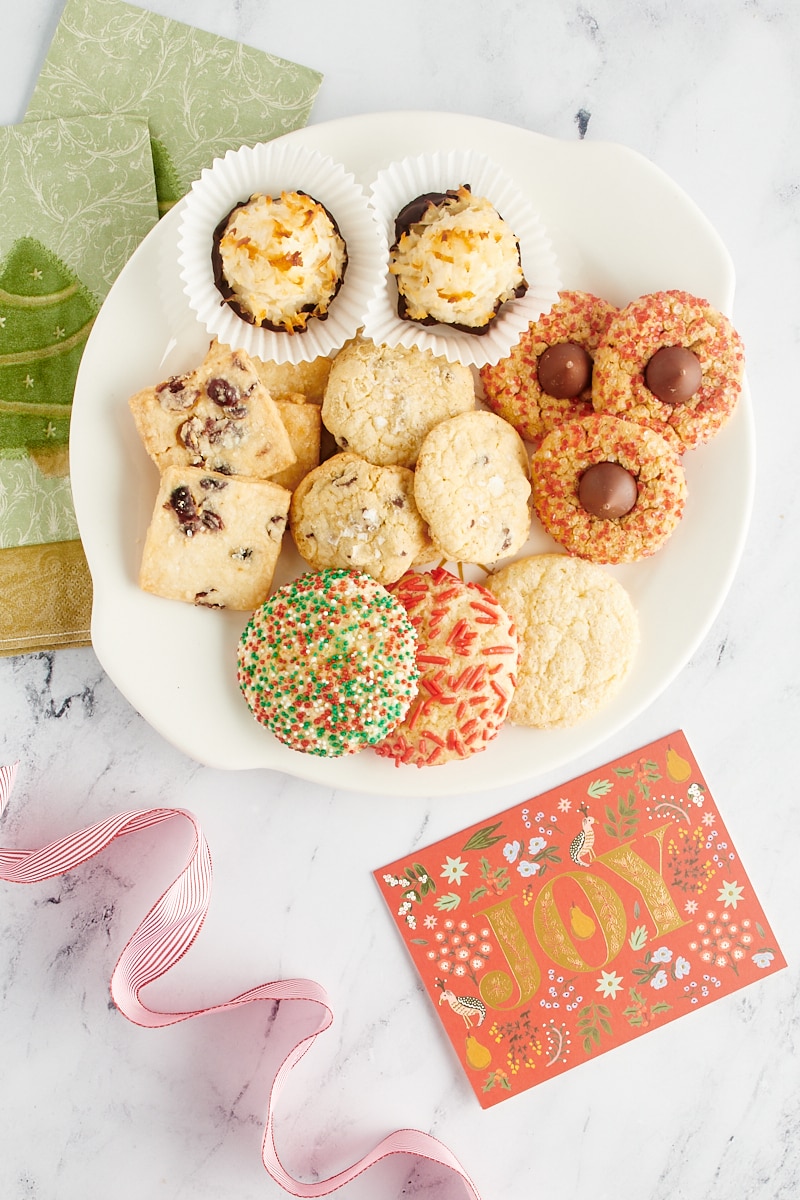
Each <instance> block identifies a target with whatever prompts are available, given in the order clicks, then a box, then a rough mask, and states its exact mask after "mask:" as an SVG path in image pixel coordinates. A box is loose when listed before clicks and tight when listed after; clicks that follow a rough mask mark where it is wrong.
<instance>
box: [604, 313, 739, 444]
mask: <svg viewBox="0 0 800 1200" xmlns="http://www.w3.org/2000/svg"><path fill="white" fill-rule="evenodd" d="M743 377H744V348H743V346H742V340H741V338H740V336H739V334H738V333H737V332H736V330H735V329H734V327H733V325H732V324H731V322H730V321H729V319H728V318H727V317H726V316H725V315H724V313H721V312H719V310H718V309H716V308H714V306H713V305H711V304H709V302H708V301H707V300H703V299H701V298H700V297H698V296H693V295H691V294H690V293H689V292H683V291H678V290H673V291H665V292H652V293H650V294H648V295H645V296H640V297H639V298H638V299H637V300H634V301H633V302H632V303H630V304H628V305H626V307H625V308H623V309H622V310H621V311H620V312H619V313H618V315H617V316H616V317H615V318H614V319H613V320H612V321H611V323H610V325H609V327H608V329H607V330H606V334H605V337H604V339H603V342H602V344H601V345H600V346H599V348H598V351H597V354H596V356H595V363H594V372H593V380H592V403H593V405H594V408H595V409H596V411H598V412H602V413H607V414H610V415H617V416H621V417H625V418H627V419H628V420H630V421H639V422H641V423H642V424H645V425H650V426H651V427H652V428H654V429H657V430H658V431H659V432H661V433H662V434H664V436H665V437H667V438H669V439H674V440H675V441H676V443H677V445H678V447H679V448H680V449H684V450H685V449H691V448H692V447H694V446H700V445H702V444H703V443H705V442H708V441H709V440H710V439H711V438H712V437H714V435H715V434H717V433H718V432H719V430H720V429H721V428H722V427H723V425H724V424H725V423H726V421H727V420H728V418H729V417H730V416H731V414H732V413H733V411H734V408H735V407H736V403H737V401H738V399H739V395H740V393H741V390H742V380H743Z"/></svg>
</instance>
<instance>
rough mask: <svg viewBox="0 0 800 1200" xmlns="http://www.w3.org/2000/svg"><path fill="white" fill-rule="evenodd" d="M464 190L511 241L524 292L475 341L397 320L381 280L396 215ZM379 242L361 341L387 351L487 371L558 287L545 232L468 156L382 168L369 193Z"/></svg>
mask: <svg viewBox="0 0 800 1200" xmlns="http://www.w3.org/2000/svg"><path fill="white" fill-rule="evenodd" d="M462 184H469V186H470V188H471V189H472V192H473V195H475V196H485V197H486V198H487V199H488V200H489V201H490V202H491V204H492V205H493V206H494V208H495V209H496V210H497V212H499V213H500V216H501V217H502V218H503V220H504V221H505V222H506V223H507V224H508V225H509V226H510V228H511V229H512V230H513V231H514V234H515V236H516V237H517V239H518V241H519V246H520V256H521V259H522V270H523V274H524V276H525V279H526V280H527V283H528V290H527V292H526V293H525V295H524V296H521V297H520V298H519V299H516V300H510V301H508V302H507V303H506V304H504V305H503V307H502V308H501V310H500V312H499V313H498V315H497V316H496V317H495V319H494V320H493V322H492V325H491V327H490V329H489V330H488V331H487V332H486V333H483V334H472V333H463V332H461V331H460V330H458V329H448V327H447V326H446V325H419V324H417V323H415V322H413V321H404V320H402V319H401V318H400V317H398V315H397V287H396V285H395V282H394V277H393V276H391V275H390V274H389V269H388V268H389V248H390V246H391V245H392V244H393V243H394V223H395V218H396V216H397V214H398V213H399V212H400V210H401V209H402V208H403V207H404V206H405V205H406V204H408V202H409V201H410V200H413V199H415V198H416V197H417V196H421V195H423V194H424V193H425V192H444V191H447V190H448V188H457V187H460V186H461V185H462ZM371 198H372V204H373V206H374V208H375V211H376V213H377V217H378V223H379V226H380V231H381V236H382V240H383V255H384V260H383V270H384V284H383V286H382V287H380V288H378V290H377V291H376V292H375V294H374V297H373V299H372V301H371V302H370V305H369V308H368V309H367V314H366V317H365V320H364V334H365V336H366V337H369V338H370V339H371V340H372V341H374V342H378V343H385V344H386V345H388V346H398V345H401V346H406V347H407V348H410V347H412V346H416V347H417V348H418V349H421V350H430V351H431V353H433V354H437V355H440V356H441V357H443V358H446V359H447V360H448V362H460V363H464V364H465V365H467V366H476V367H482V366H486V365H487V364H492V365H494V364H495V363H497V362H499V361H500V359H501V358H504V357H505V356H506V355H507V354H508V352H509V350H510V349H511V347H512V346H513V345H514V344H515V342H517V341H518V340H519V336H520V334H521V333H522V332H523V330H524V329H527V327H528V325H529V324H530V322H531V321H535V320H537V319H538V318H539V317H540V316H541V315H542V313H546V312H548V311H549V310H550V308H552V306H553V305H554V304H555V302H556V300H557V299H558V292H559V289H560V287H561V280H560V275H559V269H558V263H557V261H556V256H555V253H554V252H553V248H552V246H551V244H550V239H549V237H548V236H547V232H546V230H545V228H544V226H543V224H542V222H541V220H540V218H539V216H538V214H537V213H536V212H535V210H534V209H533V206H532V205H531V204H530V203H529V201H528V200H527V198H526V197H525V195H523V193H522V192H521V191H520V190H519V189H518V188H517V187H516V186H515V185H514V183H513V181H512V180H511V179H510V178H509V177H508V176H507V175H506V174H505V172H503V171H502V170H501V169H500V168H499V167H498V166H497V165H496V164H495V163H493V162H492V161H491V160H490V159H488V158H486V157H485V155H483V154H479V153H477V152H476V151H473V150H440V151H437V152H435V153H433V154H421V155H418V156H416V157H409V158H404V159H401V160H400V161H398V162H394V163H391V164H390V165H389V166H388V167H385V168H384V169H383V170H382V171H381V172H380V173H379V174H378V176H377V178H376V179H375V181H374V182H373V184H372V187H371Z"/></svg>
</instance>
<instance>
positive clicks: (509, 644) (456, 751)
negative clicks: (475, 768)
mask: <svg viewBox="0 0 800 1200" xmlns="http://www.w3.org/2000/svg"><path fill="white" fill-rule="evenodd" d="M389 591H390V592H391V593H392V595H393V596H394V597H395V598H396V599H397V600H399V601H400V602H401V603H402V604H403V606H404V608H405V609H406V610H407V611H408V615H409V617H410V619H411V622H412V624H413V626H414V629H415V630H416V633H417V639H418V648H417V667H418V669H419V692H418V694H417V697H416V699H415V700H414V701H413V702H412V705H411V708H410V709H409V711H408V713H407V715H406V716H405V718H404V719H403V720H402V721H401V722H400V724H399V725H398V726H397V728H396V729H395V730H394V731H393V733H392V734H390V736H389V737H388V738H387V739H386V740H385V741H384V742H382V743H381V745H379V746H376V753H378V754H380V755H383V756H384V757H386V758H393V759H394V760H395V763H396V764H397V765H398V766H399V765H400V764H401V763H413V764H415V765H416V766H418V767H427V766H433V765H437V766H438V765H440V764H442V763H446V762H450V761H452V760H453V759H461V758H468V757H469V756H470V755H472V754H476V753H477V752H478V751H479V750H483V749H485V747H486V745H487V743H488V742H490V741H492V739H493V738H494V737H496V735H497V732H498V730H499V729H500V726H501V725H502V724H503V722H504V720H505V718H506V714H507V712H508V707H509V704H510V703H511V698H512V696H513V694H514V688H515V687H516V672H517V667H518V663H519V648H518V644H517V635H516V631H515V629H514V623H513V621H512V620H511V618H510V617H509V615H508V613H506V611H505V610H504V609H503V608H501V606H500V604H499V603H498V601H497V600H496V599H495V597H494V596H493V595H492V593H491V592H489V591H487V589H486V588H485V587H482V586H481V585H480V584H477V583H464V582H463V581H462V580H460V579H457V578H456V576H455V575H451V574H450V572H449V571H445V570H444V569H443V568H441V567H439V568H437V569H436V570H434V571H430V572H426V573H424V574H419V575H417V574H413V573H411V572H409V573H408V574H407V575H404V576H403V578H402V579H400V580H399V581H398V582H397V583H394V584H392V585H391V587H390V588H389Z"/></svg>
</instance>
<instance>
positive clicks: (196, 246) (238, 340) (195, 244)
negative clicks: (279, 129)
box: [178, 140, 383, 363]
mask: <svg viewBox="0 0 800 1200" xmlns="http://www.w3.org/2000/svg"><path fill="white" fill-rule="evenodd" d="M282 191H302V192H306V193H307V194H308V195H310V196H313V198H314V199H315V200H318V201H319V202H320V204H323V205H324V206H325V208H326V209H327V210H328V212H329V213H330V214H331V216H332V217H333V219H334V220H335V221H336V224H337V225H338V227H339V231H340V233H341V235H342V237H343V238H344V240H345V243H346V245H347V259H348V261H347V270H346V272H345V276H344V281H343V283H342V286H341V287H340V289H339V292H338V293H337V295H336V296H335V297H334V299H333V301H332V302H331V305H330V308H329V310H328V315H327V317H326V318H325V319H324V320H322V319H320V318H318V317H312V318H310V320H309V322H308V328H307V329H306V330H305V332H302V333H284V332H275V331H273V330H270V329H262V328H261V327H259V326H257V325H252V324H250V323H249V322H248V321H245V320H243V319H242V318H241V317H239V316H237V314H236V313H235V312H234V311H233V310H232V309H231V308H230V306H229V305H227V304H225V303H224V301H223V299H222V296H221V294H220V292H219V289H218V288H217V286H216V284H215V282H214V270H213V265H212V259H211V251H212V244H213V234H214V230H215V229H216V227H217V225H218V224H219V222H220V221H221V220H222V219H223V218H224V217H225V216H226V215H227V214H228V213H229V212H230V211H231V209H232V208H234V207H235V205H237V204H239V203H241V202H242V201H245V200H248V199H249V198H250V196H252V195H254V194H255V193H257V192H264V193H266V194H268V195H279V194H280V193H281V192H282ZM178 261H179V265H180V276H181V279H182V281H183V290H184V292H185V294H186V296H187V298H188V301H189V305H190V307H191V309H192V310H193V312H194V313H195V315H196V316H197V318H198V320H199V321H200V322H201V324H202V325H204V326H205V328H206V330H207V331H208V332H209V333H210V334H212V335H213V336H214V337H216V338H217V339H218V340H219V341H221V342H224V343H225V344H226V345H228V346H234V347H236V348H237V349H243V350H246V351H247V352H248V354H252V355H256V356H257V357H258V358H262V359H266V360H271V361H273V362H278V363H284V362H292V363H299V362H310V361H312V360H313V359H315V358H320V357H326V356H328V355H330V354H332V353H334V352H335V351H336V350H339V349H341V347H342V346H343V345H344V343H345V342H346V341H348V340H349V339H350V338H352V337H353V336H354V335H355V334H356V332H357V331H358V330H359V329H360V327H361V325H362V324H363V321H364V313H365V312H366V310H367V307H368V305H369V303H370V301H371V299H372V297H373V295H374V292H375V290H376V288H377V287H379V286H380V285H381V282H382V277H383V276H382V271H383V262H382V254H381V239H380V233H379V230H378V226H377V222H376V219H375V215H374V213H373V210H372V208H371V206H370V204H369V201H368V199H367V196H366V193H365V192H364V190H363V188H362V187H361V185H360V184H359V183H357V181H356V179H355V176H353V175H352V174H350V173H349V172H348V171H346V170H345V168H344V167H343V166H342V165H341V164H339V163H336V162H334V161H333V159H331V158H328V157H326V156H324V155H322V154H320V153H319V152H318V151H315V150H310V149H308V148H307V147H305V146H300V145H297V144H296V143H293V142H291V141H288V142H287V141H283V140H278V141H275V142H262V143H259V144H258V145H256V146H242V147H240V149H238V150H229V151H228V153H227V154H225V156H224V157H223V158H218V159H215V160H214V162H213V163H212V165H211V166H210V167H207V168H206V169H205V170H204V171H203V172H202V173H201V175H200V178H199V179H197V180H196V181H195V182H194V183H193V184H192V187H191V190H190V192H189V194H188V195H187V197H186V201H185V210H184V213H183V217H182V220H181V225H180V229H179V232H178Z"/></svg>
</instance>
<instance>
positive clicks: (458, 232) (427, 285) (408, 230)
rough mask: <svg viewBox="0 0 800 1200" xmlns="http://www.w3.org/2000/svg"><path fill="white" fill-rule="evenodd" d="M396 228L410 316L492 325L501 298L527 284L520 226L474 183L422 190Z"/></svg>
mask: <svg viewBox="0 0 800 1200" xmlns="http://www.w3.org/2000/svg"><path fill="white" fill-rule="evenodd" d="M395 232H396V238H397V240H396V241H395V244H394V245H393V246H392V248H391V252H390V257H389V271H390V272H391V274H392V275H393V276H394V278H395V282H396V283H397V292H398V309H397V311H398V315H399V316H400V317H401V318H402V319H404V320H408V321H417V322H419V323H420V324H422V325H433V324H436V323H440V324H443V325H449V326H451V327H452V328H454V329H460V330H463V331H464V332H466V333H477V334H480V333H485V332H486V331H487V329H488V328H489V327H490V326H491V323H492V321H493V320H494V319H495V317H496V316H497V313H498V311H499V310H500V308H501V307H502V305H503V304H505V303H506V302H507V301H509V300H512V299H514V298H515V297H519V296H523V295H524V294H525V292H526V291H527V288H528V285H527V283H526V281H525V278H524V276H523V274H522V264H521V260H520V250H519V243H518V241H517V239H516V237H515V235H514V233H513V231H512V230H511V229H510V228H509V226H508V225H507V224H506V222H505V221H504V220H503V218H502V217H501V216H500V214H499V213H498V212H497V210H496V209H495V208H494V207H493V206H492V204H491V203H490V202H489V201H488V200H487V199H486V198H485V197H483V196H473V194H472V192H471V191H470V188H469V185H468V184H463V185H462V186H461V187H459V188H456V189H454V190H451V191H447V192H435V193H429V194H426V195H425V196H420V197H418V198H417V199H416V200H414V201H412V202H411V203H410V204H408V205H406V206H405V208H404V209H403V210H402V212H401V213H400V214H399V216H398V219H397V221H396V225H395Z"/></svg>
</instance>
